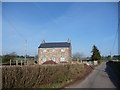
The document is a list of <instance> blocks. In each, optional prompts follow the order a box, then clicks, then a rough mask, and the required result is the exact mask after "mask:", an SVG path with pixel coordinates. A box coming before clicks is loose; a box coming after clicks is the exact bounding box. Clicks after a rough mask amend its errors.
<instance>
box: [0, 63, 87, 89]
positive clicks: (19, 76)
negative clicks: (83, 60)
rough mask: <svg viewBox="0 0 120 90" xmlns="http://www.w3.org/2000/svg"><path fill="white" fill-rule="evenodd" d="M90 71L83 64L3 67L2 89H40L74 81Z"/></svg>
mask: <svg viewBox="0 0 120 90" xmlns="http://www.w3.org/2000/svg"><path fill="white" fill-rule="evenodd" d="M88 70H89V69H88V68H86V69H85V68H84V65H83V64H65V65H62V64H60V65H59V64H57V65H32V66H22V67H21V66H3V67H2V88H40V87H42V86H44V85H51V84H56V83H63V82H65V81H70V80H74V79H76V78H77V77H82V76H84V73H85V72H89V71H88Z"/></svg>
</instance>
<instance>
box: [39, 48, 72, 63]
mask: <svg viewBox="0 0 120 90" xmlns="http://www.w3.org/2000/svg"><path fill="white" fill-rule="evenodd" d="M71 55H72V54H71V47H70V48H38V63H39V64H42V63H43V62H44V61H43V58H45V59H46V61H48V60H52V59H53V58H55V60H54V61H55V62H56V63H60V62H62V61H61V58H64V59H65V60H64V62H70V61H71Z"/></svg>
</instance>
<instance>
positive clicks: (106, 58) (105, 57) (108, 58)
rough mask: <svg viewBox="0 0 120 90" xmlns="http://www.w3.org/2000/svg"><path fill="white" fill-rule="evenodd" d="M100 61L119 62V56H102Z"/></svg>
mask: <svg viewBox="0 0 120 90" xmlns="http://www.w3.org/2000/svg"><path fill="white" fill-rule="evenodd" d="M101 59H102V60H110V59H112V60H120V55H114V56H112V57H111V56H110V55H108V56H102V57H101Z"/></svg>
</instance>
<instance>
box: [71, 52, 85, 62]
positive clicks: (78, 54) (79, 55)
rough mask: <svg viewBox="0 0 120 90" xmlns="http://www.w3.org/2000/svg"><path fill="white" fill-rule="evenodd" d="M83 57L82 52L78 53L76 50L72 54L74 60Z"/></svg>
mask: <svg viewBox="0 0 120 90" xmlns="http://www.w3.org/2000/svg"><path fill="white" fill-rule="evenodd" d="M83 57H84V54H83V53H79V52H76V53H74V54H73V59H74V60H77V59H79V60H80V59H81V58H83Z"/></svg>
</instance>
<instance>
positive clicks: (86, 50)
mask: <svg viewBox="0 0 120 90" xmlns="http://www.w3.org/2000/svg"><path fill="white" fill-rule="evenodd" d="M117 30H118V6H117V2H16V3H15V2H3V3H2V53H3V54H7V53H11V52H16V53H17V54H18V55H24V54H25V40H27V54H28V55H32V56H34V55H36V54H37V53H38V46H39V45H40V44H41V41H42V40H45V41H46V42H66V41H67V40H68V39H70V40H71V44H72V53H76V52H80V53H82V54H84V56H90V55H91V54H92V53H91V50H92V47H93V45H96V46H97V48H98V49H99V51H100V53H101V55H103V56H106V55H109V54H110V52H111V53H112V55H115V54H117V53H118V44H117V43H118V41H117V38H116V37H117V34H116V33H117Z"/></svg>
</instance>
